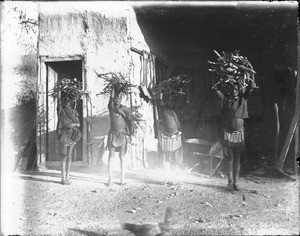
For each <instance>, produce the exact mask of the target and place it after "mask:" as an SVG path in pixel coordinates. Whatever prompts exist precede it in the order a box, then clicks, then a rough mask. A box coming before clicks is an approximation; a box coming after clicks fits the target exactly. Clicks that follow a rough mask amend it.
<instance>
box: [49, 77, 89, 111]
mask: <svg viewBox="0 0 300 236" xmlns="http://www.w3.org/2000/svg"><path fill="white" fill-rule="evenodd" d="M49 94H50V96H51V97H52V98H54V99H55V100H57V101H58V102H59V105H60V104H61V103H63V102H76V101H78V99H81V98H82V96H83V95H84V91H83V90H82V83H81V82H80V81H79V80H78V79H77V78H69V77H67V78H63V79H62V80H60V81H58V82H57V83H55V85H54V87H53V88H52V89H51V90H50V91H49Z"/></svg>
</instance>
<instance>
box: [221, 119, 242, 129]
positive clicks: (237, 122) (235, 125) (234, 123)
mask: <svg viewBox="0 0 300 236" xmlns="http://www.w3.org/2000/svg"><path fill="white" fill-rule="evenodd" d="M243 127H244V119H242V118H231V119H229V120H227V121H225V129H227V130H228V131H231V132H232V131H237V130H240V129H241V128H243Z"/></svg>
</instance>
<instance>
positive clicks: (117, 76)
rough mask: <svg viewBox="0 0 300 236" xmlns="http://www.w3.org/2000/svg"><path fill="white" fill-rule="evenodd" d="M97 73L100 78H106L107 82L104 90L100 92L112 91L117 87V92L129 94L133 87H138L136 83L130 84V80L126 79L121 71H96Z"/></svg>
mask: <svg viewBox="0 0 300 236" xmlns="http://www.w3.org/2000/svg"><path fill="white" fill-rule="evenodd" d="M96 74H97V76H98V77H99V78H102V79H104V81H105V82H104V83H105V84H106V85H105V87H104V89H103V91H102V92H101V93H99V94H106V93H110V92H111V90H112V89H115V91H116V93H123V94H126V95H128V94H130V93H131V92H132V91H131V88H133V87H136V86H135V85H133V84H130V83H129V82H128V81H126V79H125V77H124V76H123V75H122V74H121V73H114V72H109V73H104V74H98V73H97V72H96ZM99 94H97V95H99Z"/></svg>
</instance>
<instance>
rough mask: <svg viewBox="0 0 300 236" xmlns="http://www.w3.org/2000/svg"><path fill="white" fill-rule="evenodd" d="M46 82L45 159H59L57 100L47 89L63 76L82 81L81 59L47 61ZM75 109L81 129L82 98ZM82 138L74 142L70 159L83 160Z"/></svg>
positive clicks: (49, 89)
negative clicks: (56, 131) (56, 132)
mask: <svg viewBox="0 0 300 236" xmlns="http://www.w3.org/2000/svg"><path fill="white" fill-rule="evenodd" d="M46 68H47V70H46V71H47V77H46V78H47V83H46V86H47V88H46V91H47V96H46V100H47V101H46V103H47V111H46V112H47V114H48V115H47V130H48V132H47V141H46V142H47V152H46V153H47V155H46V161H60V157H59V155H58V153H57V138H56V134H55V130H56V125H57V119H58V118H57V117H58V114H57V101H54V100H53V99H52V98H51V97H50V96H49V91H51V89H52V88H53V87H54V84H55V83H56V82H57V81H60V80H62V79H63V78H66V77H68V78H77V80H79V81H80V82H82V61H81V60H76V61H55V62H47V63H46ZM76 110H77V112H78V114H79V121H80V129H81V131H82V125H83V107H82V100H79V101H78V103H77V106H76ZM82 145H83V144H82V139H81V140H80V141H79V142H78V143H77V144H76V146H75V148H74V152H73V158H72V161H83V156H82Z"/></svg>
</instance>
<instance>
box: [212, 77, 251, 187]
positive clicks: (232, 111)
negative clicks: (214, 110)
mask: <svg viewBox="0 0 300 236" xmlns="http://www.w3.org/2000/svg"><path fill="white" fill-rule="evenodd" d="M230 86H231V87H230V92H229V93H228V94H223V92H222V91H221V90H222V89H221V88H220V86H215V87H214V90H215V92H216V94H217V95H218V97H219V98H220V100H221V104H222V118H223V135H224V136H223V137H224V139H223V142H224V154H225V155H226V157H227V177H228V185H227V190H228V191H233V190H236V191H239V183H238V180H239V174H240V166H241V164H240V157H241V153H242V152H243V151H244V149H245V132H244V119H245V118H249V115H248V109H247V99H248V98H249V97H250V95H251V93H252V91H253V86H254V82H253V81H252V82H250V83H249V84H248V85H247V87H246V88H245V89H242V88H240V87H239V86H238V84H230Z"/></svg>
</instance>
